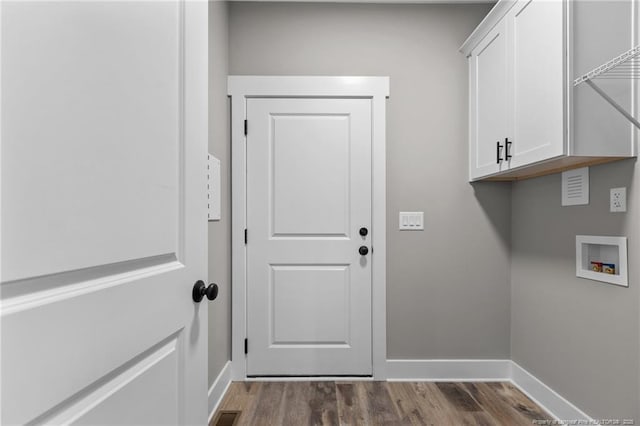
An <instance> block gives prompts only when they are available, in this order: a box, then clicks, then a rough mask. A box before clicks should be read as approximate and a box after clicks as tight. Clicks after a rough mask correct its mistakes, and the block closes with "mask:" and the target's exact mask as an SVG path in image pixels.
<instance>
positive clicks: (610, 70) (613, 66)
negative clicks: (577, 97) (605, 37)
mask: <svg viewBox="0 0 640 426" xmlns="http://www.w3.org/2000/svg"><path fill="white" fill-rule="evenodd" d="M595 79H609V80H611V79H640V46H636V47H634V48H633V49H630V50H628V51H626V52H624V53H623V54H622V55H619V56H617V57H615V58H613V59H611V60H610V61H609V62H607V63H605V64H602V65H600V66H599V67H597V68H594V69H593V70H591V71H589V72H588V73H586V74H584V75H582V76H581V77H578V78H576V79H575V80H574V81H573V86H574V87H576V86H578V85H580V84H582V83H586V84H588V85H589V86H590V87H591V88H592V89H593V90H595V91H596V93H598V94H599V95H600V96H602V98H604V100H605V101H607V102H608V103H609V104H610V105H611V106H612V107H614V108H615V109H616V110H618V112H619V113H620V114H622V115H624V116H625V117H626V118H627V120H629V121H630V122H631V123H633V125H634V126H636V127H637V128H638V129H640V122H639V121H638V120H636V118H635V117H634V116H632V115H631V114H629V112H628V111H627V110H626V109H624V108H623V107H622V106H621V105H620V104H619V103H617V102H616V101H615V100H614V99H613V98H612V97H611V96H609V95H608V94H607V93H606V92H605V91H604V90H602V88H601V87H600V86H598V85H597V84H595V83H594V82H593V80H595Z"/></svg>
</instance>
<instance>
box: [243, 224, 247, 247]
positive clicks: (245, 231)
mask: <svg viewBox="0 0 640 426" xmlns="http://www.w3.org/2000/svg"><path fill="white" fill-rule="evenodd" d="M244 243H245V244H247V228H244Z"/></svg>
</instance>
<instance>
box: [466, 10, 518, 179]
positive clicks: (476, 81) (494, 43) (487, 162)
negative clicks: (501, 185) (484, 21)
mask: <svg viewBox="0 0 640 426" xmlns="http://www.w3.org/2000/svg"><path fill="white" fill-rule="evenodd" d="M505 29H506V25H505V23H504V22H501V23H499V24H498V25H497V26H496V27H495V28H494V29H493V30H492V31H491V32H490V33H489V34H487V36H486V37H485V38H484V39H483V40H482V41H481V42H480V43H479V45H478V46H477V47H476V48H475V49H474V50H473V51H472V52H471V57H470V70H469V94H470V106H469V126H470V127H469V130H470V131H469V136H470V144H469V177H470V179H471V180H475V179H479V178H482V177H484V176H488V175H491V174H494V173H497V172H499V171H501V170H504V168H505V167H506V164H505V163H504V161H502V158H503V156H504V148H500V149H498V148H499V147H498V144H500V146H504V138H505V137H506V136H507V122H506V120H507V115H508V114H507V102H508V101H507V85H506V84H505V82H506V78H507V56H506V54H507V42H506V34H505Z"/></svg>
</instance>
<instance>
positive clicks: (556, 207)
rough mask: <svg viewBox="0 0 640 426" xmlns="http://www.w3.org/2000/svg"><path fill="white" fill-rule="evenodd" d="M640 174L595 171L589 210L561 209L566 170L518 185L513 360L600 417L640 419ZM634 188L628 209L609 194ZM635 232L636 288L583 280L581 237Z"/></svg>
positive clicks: (626, 166) (625, 166)
mask: <svg viewBox="0 0 640 426" xmlns="http://www.w3.org/2000/svg"><path fill="white" fill-rule="evenodd" d="M639 180H640V173H638V167H636V161H635V160H625V161H623V162H618V163H613V164H607V165H602V166H598V167H592V168H591V169H590V186H591V191H590V197H591V202H590V204H589V205H588V206H571V207H561V206H560V183H561V176H560V175H559V174H556V175H552V176H547V177H542V178H537V179H532V180H527V181H522V182H518V183H514V184H513V192H512V197H513V200H512V201H513V205H512V210H513V222H512V237H513V239H512V267H511V280H512V289H511V303H512V305H511V313H512V314H511V354H512V358H513V360H514V361H515V362H517V363H518V364H520V365H521V366H522V367H524V368H525V369H526V370H528V371H529V372H530V373H532V374H533V375H534V376H536V377H538V378H539V379H540V380H542V381H543V382H544V383H546V384H547V385H549V386H550V387H551V388H552V389H554V390H555V391H556V392H558V393H559V394H560V395H562V396H564V397H565V398H567V399H568V400H570V401H571V402H573V403H574V404H575V405H577V406H578V407H579V408H581V409H583V410H585V411H586V412H587V414H589V415H590V416H592V417H593V418H598V419H601V418H610V419H623V418H635V420H636V423H637V422H638V421H640V389H639V378H640V371H639V368H640V349H639V345H640V319H639V315H640V312H639V311H640V310H639V306H640V303H639V301H640V292H639V291H638V285H640V278H639V276H638V273H639V271H638V262H637V259H638V253H639V251H638V250H639V249H640V246H639V244H640V243H639V242H638V238H637V236H638V235H639V232H640V229H639V228H640V205H639V204H638V200H639V199H640V198H639V197H638V195H639V194H638V190H639V188H640V182H639ZM620 186H625V187H627V197H628V200H627V203H628V212H627V213H609V188H616V187H620ZM580 234H585V235H623V236H624V235H626V236H627V237H628V238H629V240H628V243H629V247H628V255H629V288H622V287H618V286H614V285H611V284H605V283H601V282H596V281H590V280H586V279H581V278H576V276H575V236H576V235H580Z"/></svg>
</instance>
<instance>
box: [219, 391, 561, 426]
mask: <svg viewBox="0 0 640 426" xmlns="http://www.w3.org/2000/svg"><path fill="white" fill-rule="evenodd" d="M225 411H241V414H240V415H239V416H238V417H237V419H236V421H235V423H233V424H234V426H240V425H252V426H254V425H255V426H261V425H265V426H266V425H295V426H297V425H366V426H369V425H371V426H374V425H375V426H378V425H381V426H392V425H482V426H489V425H508V426H517V425H528V426H530V425H532V424H533V420H551V419H552V417H550V416H549V415H548V414H547V413H546V412H544V411H543V410H542V409H541V408H540V407H538V406H537V405H536V404H535V403H533V402H532V401H531V400H530V399H529V398H527V397H526V396H525V395H524V394H523V393H522V392H520V391H519V390H518V389H517V388H516V387H514V386H513V385H512V384H510V383H507V382H483V383H449V382H439V383H431V382H372V381H361V382H330V381H325V382H234V383H232V384H231V385H230V387H229V390H228V391H227V393H226V394H225V396H224V398H223V400H222V403H221V404H220V407H219V408H218V412H217V413H216V414H215V415H214V416H213V419H212V421H211V424H210V426H215V424H216V419H217V418H218V414H220V413H223V412H225ZM222 423H223V422H221V425H220V426H222ZM224 423H225V424H226V425H230V423H228V422H224Z"/></svg>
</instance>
